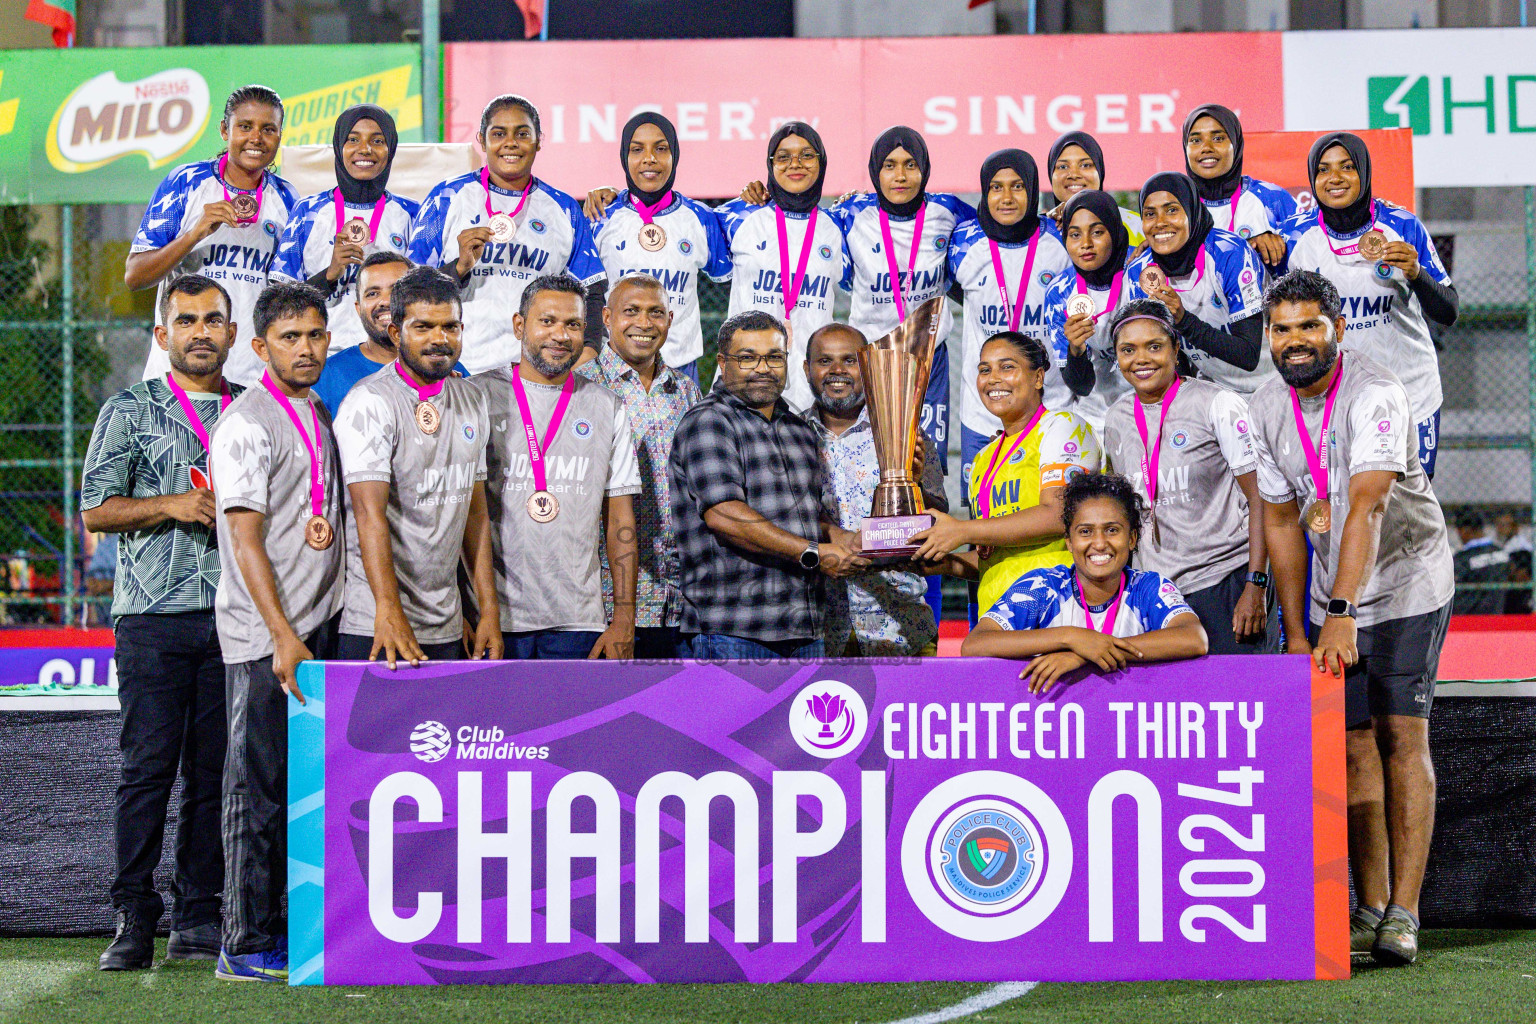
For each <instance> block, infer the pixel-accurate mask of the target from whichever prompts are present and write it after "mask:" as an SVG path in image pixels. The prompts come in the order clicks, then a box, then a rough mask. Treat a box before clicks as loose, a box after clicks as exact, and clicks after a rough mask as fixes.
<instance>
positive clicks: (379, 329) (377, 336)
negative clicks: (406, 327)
mask: <svg viewBox="0 0 1536 1024" xmlns="http://www.w3.org/2000/svg"><path fill="white" fill-rule="evenodd" d="M358 319H360V320H362V322H363V333H364V334H366V335H368V340H369V341H371V342H373V343H374V344H375V345H377V346H379V347H380V348H387V349H390V350H391V351H393V350H394V347H395V342H394V339H393V338H391V337H390V336H389V325H388V324H381V323H379V322H378V321H376V320H374V319H373V317H371V316H364V317H359V318H358Z"/></svg>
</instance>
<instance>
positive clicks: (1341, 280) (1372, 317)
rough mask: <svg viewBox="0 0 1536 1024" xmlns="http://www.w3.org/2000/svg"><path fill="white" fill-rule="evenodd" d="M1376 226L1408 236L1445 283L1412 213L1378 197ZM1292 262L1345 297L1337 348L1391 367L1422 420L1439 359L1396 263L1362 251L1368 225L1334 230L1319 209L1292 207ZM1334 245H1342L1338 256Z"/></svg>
mask: <svg viewBox="0 0 1536 1024" xmlns="http://www.w3.org/2000/svg"><path fill="white" fill-rule="evenodd" d="M1375 207H1376V209H1375V224H1374V227H1375V229H1376V230H1377V231H1380V232H1381V233H1382V234H1383V235H1386V236H1387V241H1389V242H1407V243H1408V244H1409V245H1411V246H1413V248H1414V250H1415V251H1417V252H1418V254H1419V265H1420V267H1421V268H1422V273H1425V274H1428V275H1429V276H1430V279H1431V280H1434V281H1438V282H1440V283H1441V284H1445V285H1448V284H1450V283H1451V277H1450V275H1449V274H1447V273H1446V272H1445V264H1444V263H1442V262H1440V254H1439V253H1437V252H1436V251H1435V243H1434V242H1433V241H1432V240H1431V239H1430V237H1429V232H1428V231H1426V230H1425V229H1424V224H1423V223H1422V222H1421V221H1420V220H1419V218H1417V217H1415V216H1414V215H1413V214H1412V213H1410V212H1408V211H1407V210H1405V209H1403V208H1402V207H1400V206H1394V205H1392V204H1391V203H1388V202H1385V201H1383V200H1380V199H1378V200H1376V203H1375ZM1290 228H1291V230H1290V242H1291V254H1290V267H1291V269H1292V270H1315V271H1317V272H1318V273H1319V274H1322V275H1323V276H1324V277H1326V278H1327V279H1328V280H1330V281H1332V282H1333V286H1334V287H1335V288H1337V289H1338V290H1339V298H1340V300H1342V302H1343V308H1342V312H1343V315H1344V337H1343V338H1342V339H1340V342H1339V345H1340V347H1341V348H1345V349H1353V350H1354V351H1356V352H1363V353H1365V354H1366V355H1368V356H1370V357H1371V358H1372V359H1374V360H1376V362H1378V363H1380V364H1381V365H1382V366H1387V367H1390V368H1391V369H1392V372H1393V373H1395V374H1397V376H1398V379H1399V380H1401V381H1402V382H1403V388H1404V389H1405V390H1406V391H1407V392H1408V403H1409V405H1410V407H1411V412H1412V415H1413V418H1414V421H1415V422H1417V423H1423V422H1424V421H1426V420H1428V419H1430V418H1431V417H1433V416H1434V414H1435V413H1436V412H1438V411H1439V409H1440V403H1441V392H1440V363H1439V361H1438V360H1437V359H1436V357H1435V343H1434V341H1433V340H1431V338H1430V335H1429V323H1428V321H1427V320H1426V319H1425V317H1424V309H1423V307H1422V306H1420V305H1419V299H1418V296H1416V295H1414V294H1413V289H1412V288H1411V287H1409V284H1408V278H1407V277H1405V276H1404V275H1403V272H1402V271H1401V270H1398V269H1396V268H1394V267H1390V266H1387V265H1386V264H1382V265H1381V266H1380V267H1379V268H1378V267H1377V265H1376V262H1375V261H1374V260H1368V259H1366V258H1364V257H1363V256H1361V255H1360V254H1359V252H1358V250H1357V246H1358V243H1359V241H1360V236H1361V235H1362V234H1364V233H1365V232H1366V231H1367V230H1369V226H1367V227H1365V228H1361V229H1360V230H1359V231H1357V232H1355V233H1354V234H1352V235H1348V236H1338V237H1335V236H1334V235H1332V233H1331V232H1328V231H1326V230H1325V229H1324V228H1322V227H1321V226H1319V225H1318V223H1317V211H1316V210H1312V211H1310V212H1308V213H1306V214H1298V215H1297V216H1296V217H1295V218H1293V219H1292V221H1291V224H1290ZM1334 249H1341V250H1343V249H1347V250H1349V251H1348V252H1347V253H1344V254H1342V255H1340V254H1338V253H1335V252H1334V251H1333V250H1334Z"/></svg>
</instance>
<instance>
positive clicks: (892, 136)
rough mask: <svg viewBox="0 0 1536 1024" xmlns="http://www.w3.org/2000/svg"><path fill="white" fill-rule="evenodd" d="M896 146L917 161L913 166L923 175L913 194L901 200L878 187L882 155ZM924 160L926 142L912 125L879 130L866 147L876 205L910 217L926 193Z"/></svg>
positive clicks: (923, 199) (887, 210)
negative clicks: (869, 145)
mask: <svg viewBox="0 0 1536 1024" xmlns="http://www.w3.org/2000/svg"><path fill="white" fill-rule="evenodd" d="M898 149H904V150H906V151H907V152H908V153H911V154H912V159H913V160H916V161H917V169H918V171H920V172H921V173H922V176H923V179H922V182H921V184H919V186H918V189H917V195H915V196H913V197H912V199H910V200H908V201H907V202H905V203H893V202H891V201H890V200H889V199H887V198H885V193H884V192H881V191H880V168H881V167H882V166H884V164H885V158H886V157H888V156H890V155H891V154H892V153H893V152H895V151H896V150H898ZM931 169H932V168H931V165H930V164H929V162H928V143H926V142H924V141H923V137H922V136H921V135H919V134H918V133H917V131H916V130H915V129H912V128H908V127H907V126H906V125H902V124H899V125H897V126H896V127H894V128H887V129H886V130H885V131H883V132H881V133H880V137H879V138H878V139H876V140H875V144H874V145H873V146H871V147H870V149H869V181H870V184H872V185H874V186H875V201H876V202H878V203H879V204H880V209H882V210H884V211H885V212H886V213H888V214H890V215H891V216H892V217H911V216H914V215H916V213H917V211H918V210H919V209H920V208H921V207H922V205H923V203H924V201H925V200H927V198H928V195H927V192H926V189H927V188H928V172H929V171H930V170H931Z"/></svg>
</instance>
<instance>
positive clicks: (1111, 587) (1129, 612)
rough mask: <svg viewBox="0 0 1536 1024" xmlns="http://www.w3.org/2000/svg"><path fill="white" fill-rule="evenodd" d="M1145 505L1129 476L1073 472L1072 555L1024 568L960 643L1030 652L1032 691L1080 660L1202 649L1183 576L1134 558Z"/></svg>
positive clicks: (1090, 664) (1159, 657) (1144, 660)
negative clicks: (1179, 579) (1139, 565)
mask: <svg viewBox="0 0 1536 1024" xmlns="http://www.w3.org/2000/svg"><path fill="white" fill-rule="evenodd" d="M1145 511H1146V504H1145V502H1143V501H1142V499H1141V495H1139V494H1137V493H1136V490H1135V488H1133V487H1132V485H1131V482H1130V481H1129V480H1127V479H1125V477H1123V476H1117V475H1114V474H1098V473H1095V474H1092V475H1084V476H1078V477H1076V478H1074V479H1073V480H1072V482H1071V483H1070V484H1068V485H1067V487H1066V490H1065V493H1064V495H1063V500H1062V509H1061V520H1062V525H1063V526H1064V527H1065V529H1066V545H1067V548H1068V550H1069V551H1070V552H1071V555H1072V560H1071V561H1070V562H1068V563H1066V564H1064V565H1055V566H1051V567H1050V568H1046V569H1036V570H1034V571H1032V572H1029V573H1026V574H1025V575H1024V577H1023V578H1022V579H1020V580H1018V581H1017V582H1016V583H1014V584H1013V585H1012V586H1011V587H1009V588H1008V590H1007V592H1006V593H1004V594H1003V595H1001V596H1000V597H999V598H998V600H997V602H996V603H995V604H993V605H992V607H991V609H990V610H989V611H988V612H987V614H986V616H985V617H984V618H982V620H981V621H980V622H979V623H978V624H977V626H976V628H975V630H973V631H972V632H971V635H970V636H968V637H966V638H965V643H963V644H962V645H961V647H960V653H961V654H963V655H966V656H968V657H990V658H1028V659H1030V663H1029V666H1028V667H1027V668H1025V669H1024V671H1023V672H1021V673H1019V678H1020V679H1027V680H1029V690H1030V692H1031V693H1043V692H1045V691H1046V690H1049V689H1051V688H1052V687H1053V686H1054V685H1055V684H1056V683H1057V682H1058V681H1062V680H1063V677H1064V676H1066V675H1068V674H1069V673H1072V672H1076V671H1078V670H1079V669H1084V668H1097V669H1101V670H1103V671H1105V672H1115V671H1118V670H1120V669H1123V668H1125V667H1126V666H1127V665H1145V664H1149V663H1151V662H1156V661H1177V660H1179V659H1181V658H1198V657H1200V656H1201V655H1203V654H1205V653H1206V636H1205V630H1204V629H1203V628H1202V627H1201V625H1200V619H1199V618H1198V617H1197V616H1196V615H1195V614H1194V613H1193V611H1192V610H1191V609H1190V607H1189V605H1188V604H1186V603H1185V601H1184V598H1183V597H1182V596H1181V595H1180V594H1179V588H1178V586H1177V585H1175V584H1174V582H1173V581H1172V580H1169V579H1167V578H1165V577H1163V576H1161V575H1160V574H1158V573H1157V572H1155V571H1152V570H1148V569H1132V568H1130V567H1129V565H1127V563H1128V562H1129V561H1130V559H1131V556H1132V554H1133V553H1134V552H1135V551H1137V550H1138V549H1139V547H1140V545H1141V543H1143V542H1144V541H1145V531H1144V530H1143V529H1142V527H1141V522H1142V518H1143V515H1144V513H1145Z"/></svg>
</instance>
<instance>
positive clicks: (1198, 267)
mask: <svg viewBox="0 0 1536 1024" xmlns="http://www.w3.org/2000/svg"><path fill="white" fill-rule="evenodd" d="M1204 276H1205V246H1204V245H1202V246H1200V251H1199V252H1197V253H1195V279H1194V280H1193V281H1191V282H1189V287H1188V288H1180V287H1179V286H1178V285H1176V284H1174V283H1173V277H1172V276H1169V278H1168V287H1169V288H1172V289H1173V290H1174V291H1176V292H1178V293H1179V294H1180V295H1183V294H1184V293H1185V292H1192V291H1194V290H1195V285H1197V284H1199V283H1200V279H1201V278H1202V277H1204Z"/></svg>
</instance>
